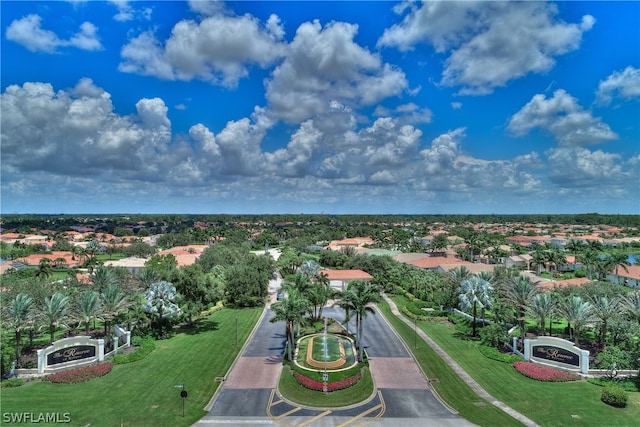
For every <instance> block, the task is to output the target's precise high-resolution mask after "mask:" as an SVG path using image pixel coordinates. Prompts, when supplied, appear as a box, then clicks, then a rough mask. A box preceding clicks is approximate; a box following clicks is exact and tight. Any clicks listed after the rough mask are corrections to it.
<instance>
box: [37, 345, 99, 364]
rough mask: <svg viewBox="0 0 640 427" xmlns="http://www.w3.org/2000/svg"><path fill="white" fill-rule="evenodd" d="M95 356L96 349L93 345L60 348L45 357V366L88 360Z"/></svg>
mask: <svg viewBox="0 0 640 427" xmlns="http://www.w3.org/2000/svg"><path fill="white" fill-rule="evenodd" d="M95 356H96V347H95V346H93V345H76V346H74V347H67V348H62V349H60V350H56V351H54V352H51V353H49V354H48V355H47V366H51V365H57V364H60V363H65V362H71V361H73V360H80V359H88V358H90V357H95Z"/></svg>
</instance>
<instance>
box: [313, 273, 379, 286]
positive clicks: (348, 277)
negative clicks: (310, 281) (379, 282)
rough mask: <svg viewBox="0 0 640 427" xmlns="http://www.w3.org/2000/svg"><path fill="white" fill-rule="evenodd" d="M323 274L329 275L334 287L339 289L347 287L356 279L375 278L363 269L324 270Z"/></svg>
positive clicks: (369, 279)
mask: <svg viewBox="0 0 640 427" xmlns="http://www.w3.org/2000/svg"><path fill="white" fill-rule="evenodd" d="M320 273H321V274H324V275H325V276H327V279H328V280H329V284H330V285H331V287H332V288H334V289H337V290H339V291H344V290H345V289H347V286H348V285H349V282H352V281H354V280H365V281H367V282H368V281H371V280H373V276H372V275H370V274H369V273H367V272H366V271H362V270H322V271H320Z"/></svg>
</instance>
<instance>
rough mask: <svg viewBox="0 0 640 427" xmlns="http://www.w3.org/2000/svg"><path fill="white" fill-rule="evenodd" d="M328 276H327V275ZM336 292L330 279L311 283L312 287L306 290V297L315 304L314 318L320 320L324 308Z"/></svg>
mask: <svg viewBox="0 0 640 427" xmlns="http://www.w3.org/2000/svg"><path fill="white" fill-rule="evenodd" d="M325 277H326V276H325ZM335 294H336V292H335V290H334V289H333V288H332V287H331V285H330V283H329V282H328V281H326V280H325V281H322V282H320V281H318V282H317V283H314V284H313V285H311V288H309V289H308V291H307V292H305V296H306V298H307V299H308V300H309V303H310V304H311V305H312V306H313V318H314V319H316V320H318V319H321V318H322V309H323V308H324V306H325V305H327V302H329V300H330V299H332V298H333V297H334V296H335Z"/></svg>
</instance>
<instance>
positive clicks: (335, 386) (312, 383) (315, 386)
mask: <svg viewBox="0 0 640 427" xmlns="http://www.w3.org/2000/svg"><path fill="white" fill-rule="evenodd" d="M293 376H294V378H295V379H296V381H298V384H300V385H301V386H303V387H305V388H308V389H310V390H317V391H323V386H324V384H323V383H322V382H321V381H317V380H314V379H312V378H309V377H307V376H306V375H303V374H301V373H300V372H295V371H294V372H293ZM361 379H362V373H361V372H358V373H357V374H355V375H352V376H350V377H347V378H343V379H341V380H339V381H334V382H330V383H327V391H336V390H344V389H345V388H349V387H351V386H353V385H355V384H357V383H358V381H360V380H361Z"/></svg>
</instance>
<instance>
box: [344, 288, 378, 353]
mask: <svg viewBox="0 0 640 427" xmlns="http://www.w3.org/2000/svg"><path fill="white" fill-rule="evenodd" d="M342 298H343V303H344V304H347V305H349V307H350V310H351V311H352V312H353V313H354V315H355V317H356V329H357V331H358V334H357V336H356V346H357V347H358V350H359V352H358V360H359V361H361V362H362V360H363V354H364V346H363V340H362V338H363V334H364V319H366V317H367V316H368V315H369V314H370V313H372V314H375V310H374V309H373V308H372V307H371V304H374V303H377V302H379V301H380V300H381V297H380V292H379V291H378V288H377V287H375V286H373V285H372V284H370V283H368V282H366V281H364V280H354V281H353V282H350V283H349V285H348V286H347V289H346V290H345V291H344V292H343V294H342Z"/></svg>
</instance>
